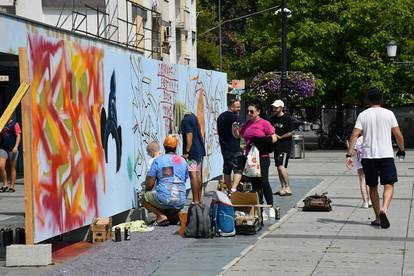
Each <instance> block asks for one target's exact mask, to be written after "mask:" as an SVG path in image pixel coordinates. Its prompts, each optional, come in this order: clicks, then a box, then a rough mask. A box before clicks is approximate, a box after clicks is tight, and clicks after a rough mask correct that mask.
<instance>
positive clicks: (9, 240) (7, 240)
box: [3, 228, 13, 246]
mask: <svg viewBox="0 0 414 276" xmlns="http://www.w3.org/2000/svg"><path fill="white" fill-rule="evenodd" d="M11 244H13V230H12V229H10V228H6V230H5V231H4V237H3V245H4V246H8V245H11Z"/></svg>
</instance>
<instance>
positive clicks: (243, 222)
mask: <svg viewBox="0 0 414 276" xmlns="http://www.w3.org/2000/svg"><path fill="white" fill-rule="evenodd" d="M231 203H232V204H233V208H234V211H235V212H237V211H241V212H243V213H245V214H246V215H245V216H238V217H236V219H235V224H236V232H237V234H256V233H257V231H259V230H260V229H261V228H262V225H263V218H262V213H261V208H269V207H271V206H270V205H264V204H259V196H258V194H257V193H256V192H249V193H240V192H235V193H232V194H231Z"/></svg>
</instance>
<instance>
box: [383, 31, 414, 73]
mask: <svg viewBox="0 0 414 276" xmlns="http://www.w3.org/2000/svg"><path fill="white" fill-rule="evenodd" d="M387 55H388V58H389V59H390V60H391V62H392V63H393V64H395V65H396V66H397V67H399V68H405V69H407V70H414V62H413V61H396V60H397V42H396V41H395V40H394V38H393V37H391V38H390V41H389V42H388V44H387Z"/></svg>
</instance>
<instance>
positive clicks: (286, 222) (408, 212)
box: [222, 151, 414, 275]
mask: <svg viewBox="0 0 414 276" xmlns="http://www.w3.org/2000/svg"><path fill="white" fill-rule="evenodd" d="M413 154H414V152H413V151H408V152H407V158H406V160H405V161H403V162H400V161H396V164H397V170H398V174H399V181H398V182H397V183H396V184H395V193H394V199H393V201H392V203H391V207H390V210H389V214H388V216H389V219H390V222H391V227H390V228H389V229H381V228H377V227H373V226H371V225H370V220H372V219H373V218H374V217H375V216H374V214H373V210H372V209H371V208H370V209H363V208H361V204H362V200H361V197H360V192H359V184H358V179H357V177H356V175H355V171H349V170H347V169H346V168H345V166H344V152H343V151H341V152H339V151H338V152H323V151H318V152H310V153H307V156H306V159H305V160H298V161H296V162H292V165H291V166H290V174H291V175H295V177H300V175H302V176H307V177H309V176H318V177H320V178H322V179H323V181H322V183H321V184H320V185H318V187H317V188H316V189H315V191H318V192H324V191H327V192H328V196H329V197H330V198H331V199H332V201H333V211H332V212H328V213H323V212H302V211H300V209H294V210H292V211H291V212H290V213H289V214H288V215H287V216H285V217H284V218H283V219H282V220H281V221H280V222H279V223H278V224H275V225H273V226H272V227H270V228H271V229H270V231H268V232H267V233H266V234H265V235H264V236H262V237H261V239H260V240H259V241H258V242H257V243H256V244H255V245H254V246H253V247H251V248H250V250H248V251H246V252H243V254H242V255H241V256H239V257H238V258H236V259H234V260H233V262H231V263H230V264H229V265H227V266H226V267H224V271H223V272H222V274H223V275H252V274H256V275H414V212H413V193H414V183H413V176H414V163H413V161H414V156H413ZM312 192H313V191H312Z"/></svg>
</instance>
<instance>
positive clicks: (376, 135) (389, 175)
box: [346, 88, 405, 228]
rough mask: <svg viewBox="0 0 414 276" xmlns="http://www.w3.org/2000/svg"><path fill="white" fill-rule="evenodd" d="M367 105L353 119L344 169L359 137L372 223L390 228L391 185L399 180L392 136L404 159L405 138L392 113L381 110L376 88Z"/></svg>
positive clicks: (399, 153) (380, 99)
mask: <svg viewBox="0 0 414 276" xmlns="http://www.w3.org/2000/svg"><path fill="white" fill-rule="evenodd" d="M368 102H369V105H370V107H369V108H368V109H367V110H365V111H363V112H361V114H359V116H358V118H357V120H356V123H355V128H354V130H353V132H352V135H351V139H350V145H349V148H348V153H347V154H346V166H347V167H348V168H352V166H353V161H352V149H353V148H354V146H355V143H356V140H357V138H358V136H359V135H360V134H362V135H363V136H364V140H363V144H362V156H363V157H362V168H363V170H364V173H365V181H366V184H367V185H368V186H369V187H370V189H369V194H370V197H371V201H372V206H373V207H374V212H375V220H374V221H372V222H371V224H372V225H374V226H381V228H389V227H390V222H389V220H388V217H387V212H388V208H389V206H390V203H391V199H392V196H393V193H394V183H396V182H397V181H398V178H397V169H396V167H395V163H394V150H393V147H392V140H391V133H392V134H394V136H395V140H396V141H397V144H398V147H399V150H398V152H397V156H405V151H404V137H403V135H402V133H401V131H400V128H399V126H398V122H397V119H396V118H395V115H394V113H393V112H392V111H390V110H388V109H385V108H382V107H381V102H382V93H381V91H380V90H379V89H378V88H373V89H371V90H370V91H369V92H368ZM378 177H379V178H380V183H381V185H383V186H384V194H383V202H382V207H380V200H379V194H378Z"/></svg>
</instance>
